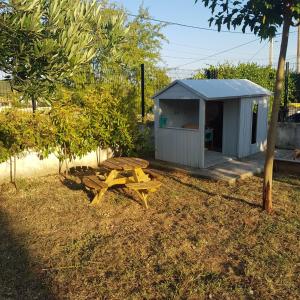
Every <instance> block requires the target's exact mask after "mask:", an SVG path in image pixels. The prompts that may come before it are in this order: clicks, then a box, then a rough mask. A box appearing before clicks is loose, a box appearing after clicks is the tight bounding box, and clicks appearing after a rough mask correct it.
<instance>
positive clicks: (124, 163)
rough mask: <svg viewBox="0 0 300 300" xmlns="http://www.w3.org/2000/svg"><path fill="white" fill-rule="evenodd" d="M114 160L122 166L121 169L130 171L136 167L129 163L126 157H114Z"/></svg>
mask: <svg viewBox="0 0 300 300" xmlns="http://www.w3.org/2000/svg"><path fill="white" fill-rule="evenodd" d="M114 160H116V161H118V162H120V165H122V167H123V169H127V170H132V169H134V168H135V167H136V166H135V164H133V163H132V162H131V161H128V160H127V159H126V157H115V158H114Z"/></svg>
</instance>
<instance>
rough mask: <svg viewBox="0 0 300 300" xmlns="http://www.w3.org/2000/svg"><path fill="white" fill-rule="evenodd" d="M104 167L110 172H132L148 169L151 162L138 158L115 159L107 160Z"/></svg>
mask: <svg viewBox="0 0 300 300" xmlns="http://www.w3.org/2000/svg"><path fill="white" fill-rule="evenodd" d="M102 166H104V167H105V168H108V169H110V170H118V171H123V170H124V171H130V170H134V169H137V168H141V169H146V168H147V167H148V166H149V162H148V161H147V160H144V159H141V158H136V157H113V158H109V159H107V160H105V161H104V162H103V163H102Z"/></svg>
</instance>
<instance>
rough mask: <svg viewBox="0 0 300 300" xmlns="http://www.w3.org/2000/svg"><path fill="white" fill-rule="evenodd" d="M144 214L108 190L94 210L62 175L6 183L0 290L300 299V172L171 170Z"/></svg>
mask: <svg viewBox="0 0 300 300" xmlns="http://www.w3.org/2000/svg"><path fill="white" fill-rule="evenodd" d="M162 181H163V183H164V185H163V187H162V188H161V189H160V190H159V192H157V193H155V194H154V195H152V196H151V197H150V201H149V204H150V209H149V210H148V211H145V210H144V208H143V207H142V206H141V205H140V204H139V203H138V198H137V197H136V196H135V195H134V194H132V193H129V192H128V191H126V190H124V189H112V190H110V191H109V192H108V193H107V194H106V195H105V200H104V202H103V203H102V205H101V206H100V207H98V208H95V207H91V206H89V198H88V195H87V194H86V193H85V192H83V191H82V189H81V188H80V186H77V185H75V184H73V185H70V184H67V185H64V184H62V183H61V182H60V180H59V178H58V177H55V176H53V177H45V178H42V179H32V180H22V181H20V182H19V191H18V192H16V191H15V190H14V188H13V187H11V186H10V185H3V186H2V187H1V194H0V195H1V196H0V226H1V229H0V240H1V246H0V264H1V270H4V271H3V272H0V298H1V297H2V298H5V299H7V298H8V299H9V298H11V299H18V298H20V297H21V298H24V299H46V298H47V299H51V298H53V299H99V298H105V299H125V298H126V299H127V298H129V299H141V298H145V299H165V298H168V299H169V298H173V299H206V298H210V299H240V298H242V299H258V298H259V299H271V298H272V299H274V298H277V299H297V298H299V297H300V277H299V276H300V253H299V252H300V250H299V249H300V247H299V246H300V245H299V234H300V179H299V178H295V177H281V176H278V177H277V178H276V181H275V184H274V206H275V213H274V214H273V215H272V216H269V215H267V214H265V213H263V212H262V211H261V208H260V197H261V185H262V180H261V178H259V177H253V178H251V179H248V180H245V181H243V182H240V183H238V184H236V185H235V186H229V185H226V184H224V183H221V182H213V181H208V180H202V179H197V178H192V177H189V176H185V175H182V174H179V173H163V179H162Z"/></svg>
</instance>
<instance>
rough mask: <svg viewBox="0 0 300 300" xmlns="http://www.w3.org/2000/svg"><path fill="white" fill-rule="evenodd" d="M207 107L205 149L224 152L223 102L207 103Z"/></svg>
mask: <svg viewBox="0 0 300 300" xmlns="http://www.w3.org/2000/svg"><path fill="white" fill-rule="evenodd" d="M205 107H206V109H205V149H206V150H209V151H215V152H222V146H223V145H222V143H223V111H224V107H223V102H221V101H206V105H205Z"/></svg>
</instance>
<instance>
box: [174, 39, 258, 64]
mask: <svg viewBox="0 0 300 300" xmlns="http://www.w3.org/2000/svg"><path fill="white" fill-rule="evenodd" d="M258 40H260V38H257V39H255V40H252V41H250V42H247V43H244V44H241V45H238V46H235V47H232V48H229V49H225V50H222V51H220V52H216V53H214V54H211V55H208V56H206V57H204V58H200V59H196V60H194V61H192V62H188V63H186V64H182V65H179V66H177V68H180V67H184V66H187V65H190V64H193V63H196V62H199V61H202V60H206V59H208V58H211V57H214V56H217V55H220V54H223V53H226V52H229V51H232V50H235V49H238V48H241V47H243V46H246V45H249V44H251V43H254V42H257V41H258Z"/></svg>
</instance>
